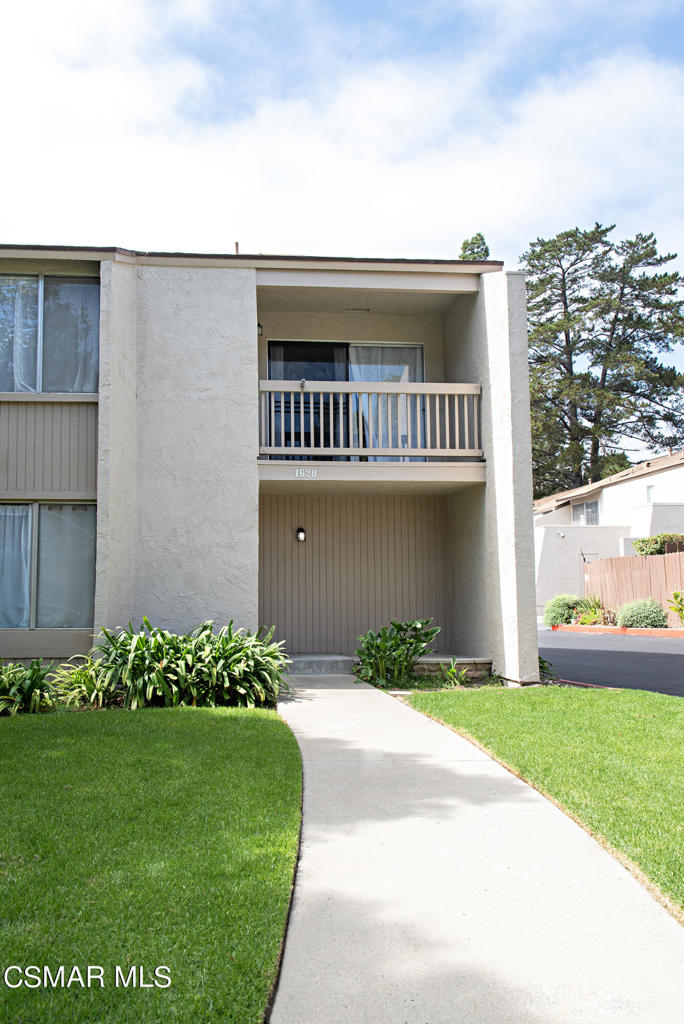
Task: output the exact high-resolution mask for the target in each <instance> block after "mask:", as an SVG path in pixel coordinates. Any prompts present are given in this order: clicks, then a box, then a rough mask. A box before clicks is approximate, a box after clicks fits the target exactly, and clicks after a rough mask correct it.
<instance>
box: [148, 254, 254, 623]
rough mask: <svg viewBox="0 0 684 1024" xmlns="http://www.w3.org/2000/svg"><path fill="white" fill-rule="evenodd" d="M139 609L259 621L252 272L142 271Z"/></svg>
mask: <svg viewBox="0 0 684 1024" xmlns="http://www.w3.org/2000/svg"><path fill="white" fill-rule="evenodd" d="M138 347H139V351H138V380H139V386H138V403H137V439H138V440H137V443H138V472H137V491H138V512H137V519H136V523H137V538H138V541H137V543H138V547H137V578H136V588H135V602H134V603H135V608H136V614H137V615H138V616H140V615H142V614H147V615H149V616H150V618H151V619H153V620H154V621H155V622H157V623H158V624H160V625H163V626H165V627H167V628H173V629H185V628H188V627H190V626H192V625H196V624H197V623H198V622H200V621H202V620H203V619H214V620H215V621H217V622H219V623H224V622H227V621H228V620H229V619H231V618H232V619H234V620H235V621H236V623H237V624H238V625H242V626H249V627H254V626H256V624H257V617H258V616H257V610H258V591H257V565H258V475H257V465H256V458H257V453H258V429H257V410H258V400H257V395H258V392H257V381H258V374H257V335H256V291H255V273H254V271H253V270H235V269H230V270H223V269H212V268H202V269H198V270H193V269H188V268H173V267H143V268H139V270H138Z"/></svg>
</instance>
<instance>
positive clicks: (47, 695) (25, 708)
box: [0, 658, 55, 715]
mask: <svg viewBox="0 0 684 1024" xmlns="http://www.w3.org/2000/svg"><path fill="white" fill-rule="evenodd" d="M51 669H52V663H50V664H49V665H44V664H43V662H42V661H41V659H40V658H34V659H33V661H32V662H31V664H30V665H15V664H13V663H11V662H10V664H9V665H0V715H18V714H26V715H35V714H38V712H39V711H51V710H52V709H53V708H54V705H55V692H54V687H53V686H52V685H51V684H50V683H49V682H48V681H47V675H48V673H49V672H50V670H51Z"/></svg>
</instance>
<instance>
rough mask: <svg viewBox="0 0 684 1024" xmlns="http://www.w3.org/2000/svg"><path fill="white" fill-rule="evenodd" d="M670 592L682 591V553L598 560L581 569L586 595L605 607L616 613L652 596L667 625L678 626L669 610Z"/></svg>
mask: <svg viewBox="0 0 684 1024" xmlns="http://www.w3.org/2000/svg"><path fill="white" fill-rule="evenodd" d="M673 590H684V552H682V551H679V552H677V553H676V554H671V555H645V556H643V557H641V556H639V555H634V556H630V557H625V558H601V559H599V560H598V561H597V562H587V563H586V564H585V566H584V592H585V594H598V596H599V597H600V598H601V600H602V601H603V604H604V606H605V607H606V608H614V609H615V610H616V611H617V609H618V608H619V607H620V605H622V604H625V603H626V602H627V601H634V600H635V599H636V598H638V597H653V598H655V600H656V601H658V602H659V604H661V605H662V606H663V608H664V609H665V611H666V612H667V613H668V617H667V622H668V625H669V626H680V627H681V622H680V621H679V617H678V616H677V615H676V614H675V613H674V612H673V611H670V609H669V607H668V601H669V600H670V599H671V597H672V591H673Z"/></svg>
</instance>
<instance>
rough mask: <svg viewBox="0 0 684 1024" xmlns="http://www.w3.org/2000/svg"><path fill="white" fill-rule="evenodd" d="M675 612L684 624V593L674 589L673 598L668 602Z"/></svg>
mask: <svg viewBox="0 0 684 1024" xmlns="http://www.w3.org/2000/svg"><path fill="white" fill-rule="evenodd" d="M667 603H668V605H669V607H670V608H671V609H672V611H673V612H675V613H676V614H677V616H678V617H679V621H680V622H681V624H682V625H683V626H684V593H682V591H681V590H674V591H673V592H672V600H671V601H668V602H667Z"/></svg>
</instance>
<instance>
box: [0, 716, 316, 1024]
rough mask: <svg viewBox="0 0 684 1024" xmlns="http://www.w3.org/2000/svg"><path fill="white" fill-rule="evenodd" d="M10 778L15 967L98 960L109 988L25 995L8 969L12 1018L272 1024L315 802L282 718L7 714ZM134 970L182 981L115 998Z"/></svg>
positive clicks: (2, 850) (0, 1010)
mask: <svg viewBox="0 0 684 1024" xmlns="http://www.w3.org/2000/svg"><path fill="white" fill-rule="evenodd" d="M0 777H1V778H2V786H1V787H0V879H1V880H2V890H1V891H2V906H1V908H0V971H2V970H4V968H5V967H6V966H7V965H8V964H17V965H21V966H26V965H38V966H40V967H41V968H42V967H43V965H47V966H48V967H50V969H51V970H52V972H53V973H55V972H56V971H57V969H58V968H59V966H60V965H65V966H66V968H67V974H68V972H69V971H70V969H71V967H72V966H73V965H78V966H79V967H81V969H82V970H83V971H84V972H85V967H86V966H87V965H89V964H90V965H95V966H102V967H103V968H104V981H105V987H104V988H101V987H100V984H99V981H97V980H96V982H95V986H94V987H91V988H90V989H87V988H84V989H81V988H79V987H77V986H75V985H72V987H71V988H69V989H67V988H57V989H54V990H52V989H50V988H48V989H47V990H46V989H44V988H39V989H35V990H29V989H27V988H25V987H21V988H18V989H16V990H10V989H8V988H7V987H6V985H4V984H3V983H2V974H0V1020H1V1021H2V1022H3V1024H20V1022H21V1024H29V1022H30V1024H43V1022H44V1024H57V1022H59V1024H67V1022H72V1021H73V1022H76V1021H78V1022H83V1024H86V1022H87V1024H110V1022H123V1021H126V1022H131V1024H133V1022H135V1024H148V1022H153V1021H154V1022H164V1024H167V1022H173V1021H178V1022H181V1024H186V1022H190V1021H192V1022H193V1024H202V1022H218V1021H221V1022H222V1024H227V1022H234V1024H252V1022H254V1024H256V1022H258V1021H260V1020H261V1018H262V1015H263V1012H264V1009H265V1006H266V1002H267V999H268V996H269V992H270V989H271V986H272V983H273V980H274V975H275V971H276V966H277V960H278V955H279V948H280V943H281V940H282V935H283V930H284V927H285V918H286V914H287V909H288V903H289V898H290V890H291V884H292V876H293V869H294V864H295V858H296V854H297V845H298V835H299V821H300V806H301V760H300V755H299V750H298V747H297V743H296V741H295V739H294V736H293V735H292V733H291V732H290V730H289V729H288V728H287V726H286V725H285V724H284V723H283V722H282V721H281V720H280V719H279V718H278V717H277V715H276V714H275V712H273V711H267V710H243V709H215V710H214V709H190V708H185V709H155V710H151V709H150V710H144V711H135V712H125V711H95V712H83V713H78V712H71V713H69V712H66V713H57V714H47V715H31V716H28V715H26V716H20V717H17V718H14V719H8V718H2V719H0ZM131 965H142V966H143V967H144V971H145V973H144V976H143V977H144V980H145V981H146V982H148V983H149V982H150V980H151V976H152V975H153V974H154V969H155V968H156V967H159V966H166V967H168V968H169V971H170V976H171V986H170V987H169V988H156V987H152V988H139V987H138V988H135V989H134V988H133V987H128V988H124V987H122V986H121V985H120V986H119V987H118V988H117V987H115V983H114V982H115V968H116V966H119V967H122V968H124V977H127V976H128V973H129V970H130V966H131ZM16 978H17V975H16V974H14V975H10V980H16ZM160 980H163V978H161V979H160Z"/></svg>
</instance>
